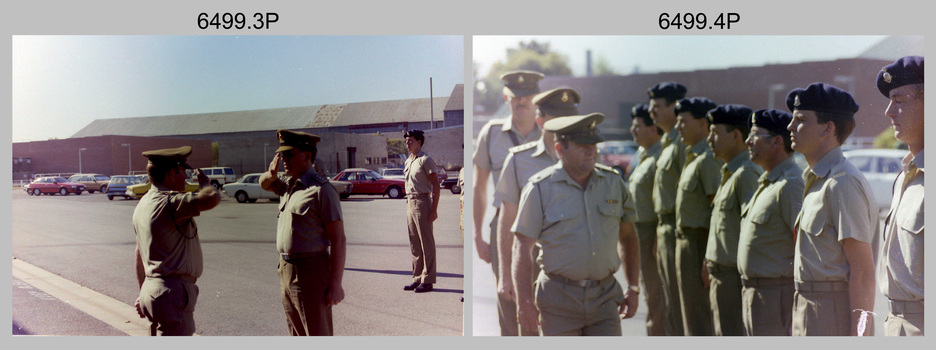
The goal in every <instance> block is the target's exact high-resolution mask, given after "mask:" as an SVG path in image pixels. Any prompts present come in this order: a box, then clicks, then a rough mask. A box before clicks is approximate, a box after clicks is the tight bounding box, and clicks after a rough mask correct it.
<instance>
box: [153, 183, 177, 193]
mask: <svg viewBox="0 0 936 350" xmlns="http://www.w3.org/2000/svg"><path fill="white" fill-rule="evenodd" d="M150 191H159V192H172V190H171V189H169V187H166V186H163V185H156V184H153V186H150Z"/></svg>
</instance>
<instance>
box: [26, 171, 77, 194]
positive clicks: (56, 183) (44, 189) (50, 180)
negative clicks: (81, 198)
mask: <svg viewBox="0 0 936 350" xmlns="http://www.w3.org/2000/svg"><path fill="white" fill-rule="evenodd" d="M84 190H85V185H82V184H80V183H74V182H70V181H68V180H67V179H65V178H64V177H61V176H44V177H39V178H36V179H35V180H33V182H31V183H29V185H26V193H29V194H31V195H34V196H38V195H40V194H48V195H51V194H56V193H58V194H60V195H63V196H67V195H68V194H69V193H74V194H76V195H81V192H83V191H84Z"/></svg>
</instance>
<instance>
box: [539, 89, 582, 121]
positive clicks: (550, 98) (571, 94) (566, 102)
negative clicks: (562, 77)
mask: <svg viewBox="0 0 936 350" xmlns="http://www.w3.org/2000/svg"><path fill="white" fill-rule="evenodd" d="M580 102H582V97H581V96H579V94H578V92H575V90H572V89H570V88H558V89H552V90H549V91H546V92H541V93H539V94H537V95H536V96H534V97H533V104H535V105H536V106H537V107H539V109H541V110H543V112H546V113H547V114H549V115H550V116H552V117H564V116H569V115H577V114H579V112H578V105H579V103H580Z"/></svg>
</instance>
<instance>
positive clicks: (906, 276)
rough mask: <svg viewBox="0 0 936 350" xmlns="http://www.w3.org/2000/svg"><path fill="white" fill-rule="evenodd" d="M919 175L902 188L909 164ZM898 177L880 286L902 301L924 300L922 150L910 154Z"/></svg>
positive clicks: (889, 218)
mask: <svg viewBox="0 0 936 350" xmlns="http://www.w3.org/2000/svg"><path fill="white" fill-rule="evenodd" d="M911 162H912V163H913V165H914V166H916V167H917V169H919V171H918V174H917V175H916V176H915V177H913V178H912V180H910V182H909V183H908V184H907V187H906V188H905V189H904V188H903V183H904V178H906V176H907V169H908V168H909V166H910V163H911ZM903 164H904V171H903V172H902V173H901V174H900V175H899V176H898V177H897V181H896V182H895V184H894V185H895V186H894V198H893V200H892V201H891V209H890V213H888V215H887V219H886V221H885V222H886V223H885V225H884V250H883V252H884V254H883V256H882V257H881V263H880V268H879V269H878V270H879V271H878V279H877V281H878V283H879V285H880V288H881V293H882V294H884V296H886V297H888V298H890V299H894V300H901V301H922V300H923V276H924V273H923V267H924V265H925V264H924V261H923V221H924V217H923V216H924V214H923V194H924V189H923V174H924V172H923V151H920V152H919V153H917V154H916V155H915V156H914V155H910V154H908V155H907V157H906V158H904V161H903Z"/></svg>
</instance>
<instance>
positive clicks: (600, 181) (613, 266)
mask: <svg viewBox="0 0 936 350" xmlns="http://www.w3.org/2000/svg"><path fill="white" fill-rule="evenodd" d="M603 119H604V116H603V115H602V114H600V113H593V114H589V115H580V116H570V117H563V118H556V119H553V120H550V121H548V122H546V124H545V125H544V130H546V131H551V132H553V133H555V135H556V136H555V137H556V139H557V140H558V142H557V143H556V145H555V146H554V147H555V149H556V153H557V154H558V155H559V160H560V161H559V163H557V164H556V165H553V166H550V167H548V168H546V169H544V170H543V171H541V172H539V173H537V174H535V175H534V176H533V177H531V178H530V180H529V182H528V183H527V185H526V186H525V187H524V188H523V193H522V195H521V200H520V208H519V212H518V215H517V220H516V222H515V223H514V225H513V227H512V228H511V231H513V232H515V233H516V237H517V242H516V245H515V247H514V257H515V262H514V266H515V268H514V270H513V273H514V281H515V287H516V289H517V298H518V300H517V304H518V307H519V312H518V317H519V318H520V323H521V325H522V326H523V327H524V328H527V329H535V328H536V326H537V321H539V322H538V323H539V325H540V326H541V332H542V334H543V335H564V336H571V335H605V336H607V335H621V318H622V317H623V318H628V317H633V316H634V314H635V313H636V310H637V303H638V300H637V299H638V295H637V293H636V292H635V291H634V289H632V288H627V289H624V288H622V287H621V286H620V284H619V283H618V281H617V279H616V278H615V277H614V275H613V274H614V272H615V271H617V269H618V268H620V267H621V262H622V260H623V261H624V268H625V271H624V275H625V276H626V278H627V281H628V283H629V284H630V285H632V286H634V287H635V288H636V284H637V280H638V278H639V274H640V270H639V266H638V264H639V258H638V256H637V255H638V247H637V237H636V234H635V233H634V227H633V224H632V222H633V221H634V204H633V200H632V198H631V196H630V194H629V192H628V191H627V187H626V185H625V184H624V180H623V179H622V178H621V177H620V176H619V175H618V174H617V173H616V172H615V171H614V170H613V169H611V168H609V167H607V166H604V165H601V164H598V163H597V162H596V159H597V156H598V150H597V147H596V146H595V144H596V143H598V142H601V141H603V140H604V139H603V138H602V137H601V135H599V134H598V130H597V125H598V123H600V122H601V121H602V120H603ZM599 213H600V214H599ZM619 243H620V244H621V245H622V246H623V255H618V252H617V246H618V244H619ZM534 245H539V246H540V254H539V256H538V258H537V259H536V261H537V262H538V263H539V265H540V268H541V271H540V273H539V276H538V278H537V279H536V282H535V289H536V290H537V292H536V298H535V299H536V300H535V301H534V298H533V288H534V285H533V284H532V278H531V277H532V276H530V271H531V270H530V264H532V257H531V256H530V254H531V253H532V251H533V246H534ZM583 305H584V306H585V307H582V306H583Z"/></svg>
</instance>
